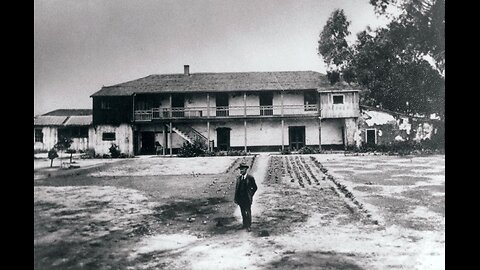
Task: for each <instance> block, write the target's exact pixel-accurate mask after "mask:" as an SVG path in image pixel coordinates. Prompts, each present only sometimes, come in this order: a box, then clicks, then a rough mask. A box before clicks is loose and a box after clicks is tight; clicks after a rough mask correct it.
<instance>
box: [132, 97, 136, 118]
mask: <svg viewBox="0 0 480 270" xmlns="http://www.w3.org/2000/svg"><path fill="white" fill-rule="evenodd" d="M132 122H135V93H133V97H132Z"/></svg>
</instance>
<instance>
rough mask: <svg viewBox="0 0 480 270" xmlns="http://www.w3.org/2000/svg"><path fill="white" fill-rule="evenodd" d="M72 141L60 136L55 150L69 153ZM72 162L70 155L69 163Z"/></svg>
mask: <svg viewBox="0 0 480 270" xmlns="http://www.w3.org/2000/svg"><path fill="white" fill-rule="evenodd" d="M72 143H73V140H72V139H70V138H69V137H66V136H62V137H60V138H59V140H58V142H57V143H56V144H55V146H54V147H55V148H56V149H58V150H59V151H63V152H66V151H69V148H70V146H71V145H72ZM71 162H72V154H70V163H71Z"/></svg>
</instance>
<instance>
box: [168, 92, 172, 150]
mask: <svg viewBox="0 0 480 270" xmlns="http://www.w3.org/2000/svg"><path fill="white" fill-rule="evenodd" d="M168 102H169V103H170V112H169V117H172V94H170V96H169V97H168ZM170 124H171V123H170ZM170 132H172V131H171V130H170ZM170 154H171V153H170Z"/></svg>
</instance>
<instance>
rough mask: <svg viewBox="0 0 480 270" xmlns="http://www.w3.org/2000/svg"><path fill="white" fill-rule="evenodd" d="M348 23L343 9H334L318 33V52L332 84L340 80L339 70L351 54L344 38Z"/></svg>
mask: <svg viewBox="0 0 480 270" xmlns="http://www.w3.org/2000/svg"><path fill="white" fill-rule="evenodd" d="M349 25H350V22H349V21H348V20H347V17H346V16H345V13H344V12H343V10H342V9H336V10H334V11H333V13H332V15H331V16H330V18H328V20H327V23H326V24H325V26H324V27H323V30H322V32H321V33H320V39H319V41H318V54H319V55H321V56H323V59H324V61H325V63H326V64H327V67H328V71H327V77H328V79H329V80H330V83H331V84H332V85H333V84H335V83H336V82H338V81H339V80H340V72H341V71H342V70H343V68H344V67H345V65H346V64H347V62H348V59H349V57H350V54H351V52H350V48H349V46H348V43H347V40H346V37H347V36H348V35H349V34H350V31H349V30H348V26H349Z"/></svg>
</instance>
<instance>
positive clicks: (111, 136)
mask: <svg viewBox="0 0 480 270" xmlns="http://www.w3.org/2000/svg"><path fill="white" fill-rule="evenodd" d="M102 140H104V141H115V132H103V133H102Z"/></svg>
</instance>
